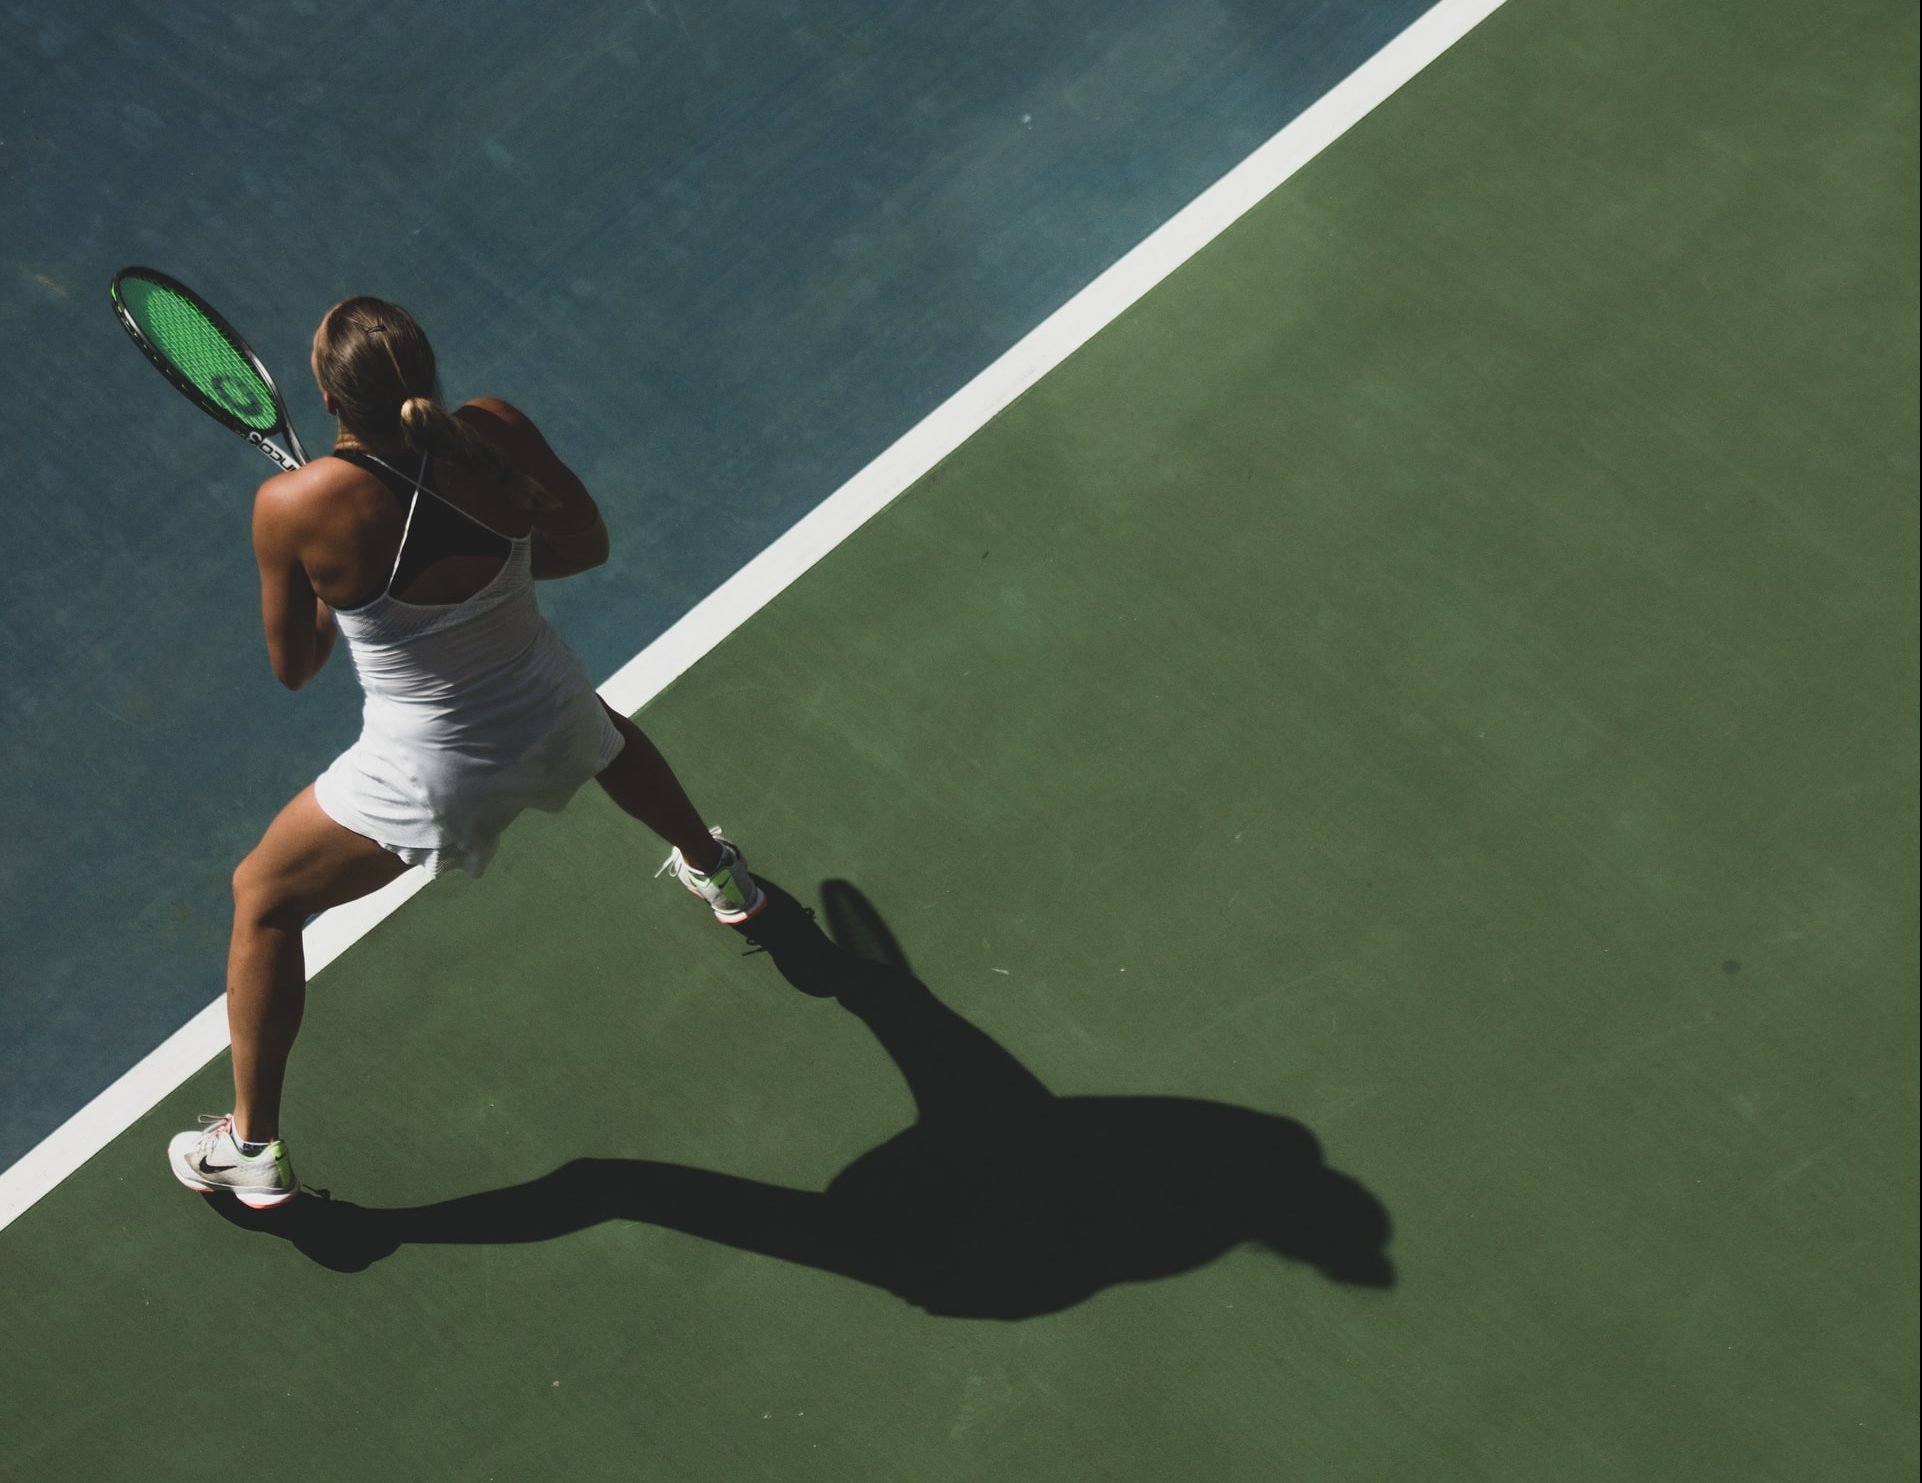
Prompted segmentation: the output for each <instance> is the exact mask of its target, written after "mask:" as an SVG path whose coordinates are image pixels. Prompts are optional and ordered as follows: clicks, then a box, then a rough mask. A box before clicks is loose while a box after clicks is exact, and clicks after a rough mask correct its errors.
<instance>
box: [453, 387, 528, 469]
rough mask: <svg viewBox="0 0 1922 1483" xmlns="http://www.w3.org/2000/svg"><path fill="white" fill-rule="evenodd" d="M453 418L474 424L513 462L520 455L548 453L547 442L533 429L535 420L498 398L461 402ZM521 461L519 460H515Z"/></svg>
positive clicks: (480, 398) (485, 397) (475, 398)
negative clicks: (512, 459)
mask: <svg viewBox="0 0 1922 1483" xmlns="http://www.w3.org/2000/svg"><path fill="white" fill-rule="evenodd" d="M454 415H455V416H456V417H459V418H461V419H462V420H463V421H466V422H469V423H471V424H473V425H474V426H475V428H476V430H477V431H479V432H480V433H482V434H483V435H484V436H485V437H487V438H488V439H489V440H490V441H491V442H493V444H494V445H495V446H496V447H498V448H499V449H500V450H501V451H502V452H503V453H505V454H507V455H508V456H509V457H510V458H515V456H516V455H517V454H522V453H525V454H535V453H546V452H547V451H548V449H547V439H545V438H544V437H542V436H541V430H540V429H539V428H538V427H536V426H534V419H533V418H531V417H529V416H528V415H527V414H526V413H525V412H523V411H521V409H520V408H519V407H516V406H515V405H514V404H513V403H512V402H506V401H502V400H501V399H500V398H499V397H491V396H477V397H473V398H470V399H469V400H467V401H465V402H462V403H461V405H460V406H459V408H457V409H456V410H455V413H454ZM515 461H516V462H518V461H519V459H518V458H516V459H515Z"/></svg>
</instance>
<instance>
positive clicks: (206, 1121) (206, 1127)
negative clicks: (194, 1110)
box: [194, 1112, 234, 1154]
mask: <svg viewBox="0 0 1922 1483" xmlns="http://www.w3.org/2000/svg"><path fill="white" fill-rule="evenodd" d="M194 1121H195V1122H197V1123H199V1124H200V1125H201V1126H200V1144H199V1147H198V1149H197V1152H199V1153H202V1154H204V1153H206V1152H207V1150H208V1149H209V1148H211V1147H212V1146H213V1145H214V1144H215V1142H217V1141H218V1140H219V1138H220V1136H221V1135H222V1134H223V1133H225V1134H231V1132H232V1130H233V1126H234V1115H233V1114H232V1113H231V1112H221V1113H213V1112H202V1113H199V1114H198V1115H197V1116H196V1117H195V1118H194Z"/></svg>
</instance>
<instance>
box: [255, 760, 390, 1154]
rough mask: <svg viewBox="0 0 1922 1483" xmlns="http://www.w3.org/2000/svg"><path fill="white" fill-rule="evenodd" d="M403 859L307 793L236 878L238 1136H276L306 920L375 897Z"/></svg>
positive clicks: (300, 1001)
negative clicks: (332, 816) (338, 818)
mask: <svg viewBox="0 0 1922 1483" xmlns="http://www.w3.org/2000/svg"><path fill="white" fill-rule="evenodd" d="M406 869H407V862H406V861H404V860H402V859H401V858H400V857H399V856H398V855H395V854H392V853H390V852H389V851H387V850H384V849H382V848H381V847H380V846H379V845H377V844H375V843H374V842H373V841H372V840H371V839H368V838H366V837H365V836H364V835H359V834H355V833H354V832H353V831H352V830H349V829H343V828H342V827H341V826H340V825H339V824H336V823H335V822H334V821H333V820H332V819H330V818H328V817H327V815H326V814H324V813H322V812H321V809H320V805H319V804H318V803H316V802H315V801H314V790H313V788H312V787H308V788H305V789H303V790H302V791H301V792H300V793H299V794H298V795H297V796H296V797H295V798H294V800H293V801H292V802H291V803H289V804H288V805H287V806H286V807H285V808H284V809H282V810H281V811H280V815H279V817H277V818H276V819H275V820H274V821H273V823H271V824H269V825H268V826H267V832H266V833H265V834H264V835H262V836H261V839H260V843H259V844H258V845H256V846H254V850H253V853H252V854H250V855H248V856H247V858H246V859H245V860H243V861H241V862H240V866H239V868H238V869H237V870H235V871H234V935H233V942H232V946H231V947H230V948H229V950H228V954H227V1030H228V1033H229V1035H231V1036H232V1038H233V1048H234V1134H235V1136H236V1137H239V1138H243V1139H246V1140H248V1141H250V1142H257V1143H265V1142H268V1141H269V1140H271V1139H274V1138H278V1137H279V1136H280V1088H281V1082H282V1080H283V1078H284V1077H285V1076H286V1073H287V1053H288V1052H289V1051H290V1050H292V1049H293V1044H294V1036H295V1035H296V1034H297V1033H299V1030H300V1017H301V1011H302V1010H303V1009H304V1008H305V1006H306V1002H307V963H306V958H305V956H304V954H303V953H302V951H301V942H300V932H301V928H302V927H304V926H305V925H306V924H307V918H308V917H310V916H312V915H313V914H314V913H315V912H317V911H323V910H325V909H326V908H327V907H330V906H339V905H341V904H342V903H343V902H348V901H352V900H354V899H356V898H357V897H361V896H365V895H367V894H368V892H370V891H377V890H379V889H380V888H381V887H382V886H384V885H386V884H387V883H388V882H389V881H391V880H393V879H394V877H396V876H397V875H399V874H400V873H401V872H402V871H404V870H406Z"/></svg>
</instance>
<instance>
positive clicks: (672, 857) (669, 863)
mask: <svg viewBox="0 0 1922 1483" xmlns="http://www.w3.org/2000/svg"><path fill="white" fill-rule="evenodd" d="M726 864H727V851H726V850H723V851H722V852H721V863H720V864H719V865H716V866H715V867H714V869H713V870H712V871H708V872H705V873H704V872H702V871H699V870H696V869H695V868H694V867H693V866H692V865H689V864H688V863H687V861H686V860H684V859H682V858H681V852H680V851H679V850H678V849H676V850H674V851H672V852H671V853H670V854H669V855H668V857H667V858H666V859H665V860H663V861H662V862H661V868H660V869H659V870H657V871H655V872H654V879H655V880H659V879H660V878H661V877H662V876H664V875H666V874H667V873H668V871H670V870H671V871H673V872H674V873H675V875H677V876H679V875H680V874H681V873H682V872H683V871H685V872H686V873H687V874H688V875H691V876H693V877H694V878H695V879H696V880H702V881H711V880H713V879H714V877H715V876H717V875H719V874H720V873H721V871H722V869H723V867H725V866H726Z"/></svg>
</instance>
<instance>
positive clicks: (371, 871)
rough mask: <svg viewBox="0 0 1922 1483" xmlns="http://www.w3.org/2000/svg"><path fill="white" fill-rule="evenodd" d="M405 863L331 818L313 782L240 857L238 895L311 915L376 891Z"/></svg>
mask: <svg viewBox="0 0 1922 1483" xmlns="http://www.w3.org/2000/svg"><path fill="white" fill-rule="evenodd" d="M407 868H408V867H407V862H406V861H405V860H403V859H401V858H400V856H398V855H396V854H394V853H393V852H392V851H390V850H385V849H382V848H381V847H380V846H379V845H378V844H376V843H374V841H373V840H371V839H369V838H367V836H366V835H364V834H356V833H354V831H353V830H351V829H347V828H344V827H342V826H341V825H339V824H336V823H335V822H334V821H333V820H332V819H330V818H328V817H327V815H326V814H325V813H324V812H323V811H322V810H321V807H320V804H319V803H318V802H316V801H315V799H314V790H313V787H312V785H311V784H310V785H309V786H307V787H305V788H303V789H301V791H300V792H299V793H297V794H296V795H295V796H294V798H293V800H292V801H291V802H289V803H288V805H287V806H286V807H285V808H283V809H282V810H281V811H280V813H279V814H278V815H277V816H276V817H275V819H274V821H273V823H271V824H269V825H268V826H267V832H266V833H265V834H263V835H262V836H261V837H260V843H259V844H257V845H255V846H254V848H253V852H252V853H251V854H250V855H248V856H247V858H246V859H245V860H243V861H241V863H240V868H239V869H238V870H236V871H235V872H234V895H235V897H236V898H237V899H238V898H241V897H247V898H250V899H251V900H252V901H253V902H254V903H255V904H256V906H257V907H258V908H260V909H262V910H267V911H274V910H280V911H286V910H294V911H298V912H299V913H301V914H302V915H303V916H307V915H312V914H313V913H314V912H317V911H324V910H326V909H327V908H328V907H330V906H339V905H341V904H342V903H344V902H348V901H353V900H355V899H356V898H358V897H361V896H365V895H367V894H368V893H369V892H370V891H378V890H379V889H380V888H381V887H382V886H384V885H386V884H387V883H388V882H389V881H391V880H393V879H394V878H395V877H396V876H398V875H399V874H400V873H401V872H402V871H404V870H406V869H407Z"/></svg>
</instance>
